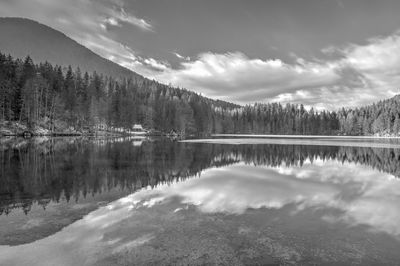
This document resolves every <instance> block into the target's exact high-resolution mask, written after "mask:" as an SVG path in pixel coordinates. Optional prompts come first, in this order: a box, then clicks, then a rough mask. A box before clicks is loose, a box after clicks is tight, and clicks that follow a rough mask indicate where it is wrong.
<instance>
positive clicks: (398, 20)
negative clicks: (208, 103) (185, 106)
mask: <svg viewBox="0 0 400 266" xmlns="http://www.w3.org/2000/svg"><path fill="white" fill-rule="evenodd" d="M399 13H400V1H398V0H381V1H376V0H347V1H345V0H301V1H299V0H279V1H272V0H247V1H244V0H202V1H198V0H168V1H167V0H68V1H65V0H0V16H2V17H25V18H30V19H33V20H36V21H38V22H40V23H43V24H46V25H48V26H51V27H53V28H55V29H57V30H60V31H61V32H63V33H65V34H66V35H67V36H69V37H71V38H72V39H74V40H76V41H78V42H79V43H81V44H83V45H85V46H86V47H88V48H89V49H91V50H93V51H94V52H96V53H98V54H99V55H101V56H103V57H105V58H107V59H110V60H112V61H114V62H116V63H118V64H120V65H122V66H125V67H127V68H129V69H131V70H133V71H136V72H138V73H139V74H142V75H144V76H146V77H148V78H151V79H156V80H158V81H160V82H163V83H166V84H171V85H174V86H178V87H181V88H186V89H189V90H193V91H196V92H198V93H201V94H202V95H204V96H207V97H211V98H218V99H222V100H228V101H231V102H235V103H239V104H249V103H254V102H276V101H279V102H282V103H302V104H304V105H305V106H307V107H314V108H317V109H328V110H335V109H337V108H339V107H342V106H345V107H355V106H360V105H365V104H370V103H372V102H375V101H377V100H380V99H384V98H389V97H391V96H393V95H395V94H397V93H400V86H399V84H400V16H399Z"/></svg>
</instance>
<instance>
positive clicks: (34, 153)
mask: <svg viewBox="0 0 400 266" xmlns="http://www.w3.org/2000/svg"><path fill="white" fill-rule="evenodd" d="M399 147H400V145H399V143H397V142H396V141H373V142H366V140H354V139H352V140H336V139H330V140H307V141H304V140H298V139H295V140H293V139H291V140H287V139H278V140H277V139H274V140H268V139H257V140H255V139H222V140H211V141H210V140H196V141H189V142H173V141H169V140H165V139H154V140H150V139H148V140H144V141H141V140H134V139H109V140H104V139H103V140H98V139H81V138H64V139H63V138H59V139H58V138H53V139H46V138H38V139H33V140H30V141H28V140H15V139H14V140H13V139H2V140H1V141H0V163H1V170H0V265H149V264H150V265H188V264H194V265H202V264H212V265H213V264H222V265H269V264H270V265H290V264H301V265H343V264H346V265H349V264H362V265H382V264H384V265H398V264H399V262H400V252H399V250H400V148H399Z"/></svg>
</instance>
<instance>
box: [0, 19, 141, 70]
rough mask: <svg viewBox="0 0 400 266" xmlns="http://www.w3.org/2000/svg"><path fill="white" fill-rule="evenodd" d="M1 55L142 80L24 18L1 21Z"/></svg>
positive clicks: (54, 31) (58, 33)
mask: <svg viewBox="0 0 400 266" xmlns="http://www.w3.org/2000/svg"><path fill="white" fill-rule="evenodd" d="M0 51H1V52H2V53H5V54H11V55H12V56H13V57H14V58H25V57H26V56H27V55H29V56H30V57H31V58H32V59H33V60H34V61H35V62H45V61H48V62H50V63H51V64H53V65H56V64H57V65H61V66H68V65H71V66H72V67H73V68H76V67H78V66H79V67H80V68H81V70H82V71H88V72H93V71H96V72H97V73H103V74H105V75H108V76H113V77H140V75H139V74H137V73H135V72H133V71H131V70H129V69H126V68H124V67H122V66H120V65H118V64H116V63H114V62H111V61H110V60H107V59H105V58H103V57H101V56H99V55H97V54H95V53H94V52H92V51H91V50H89V49H88V48H86V47H84V46H83V45H81V44H79V43H77V42H76V41H74V40H72V39H71V38H69V37H68V36H66V35H65V34H63V33H61V32H59V31H57V30H54V29H52V28H50V27H48V26H46V25H43V24H40V23H38V22H36V21H33V20H29V19H24V18H0Z"/></svg>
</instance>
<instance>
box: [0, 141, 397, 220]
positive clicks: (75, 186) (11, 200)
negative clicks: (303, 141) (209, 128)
mask: <svg viewBox="0 0 400 266" xmlns="http://www.w3.org/2000/svg"><path fill="white" fill-rule="evenodd" d="M316 159H321V160H338V161H341V162H354V163H358V164H363V165H368V166H371V167H372V168H374V169H378V170H380V171H383V172H387V173H390V174H392V175H394V176H396V177H398V176H400V171H399V165H400V164H399V161H400V150H399V149H390V148H366V147H340V146H307V145H275V144H263V145H222V144H200V143H180V142H174V141H170V140H168V139H156V140H145V141H141V140H135V139H125V138H120V139H88V138H51V139H34V140H31V141H27V140H12V141H3V143H1V144H0V162H1V171H0V215H2V214H3V215H4V214H9V213H10V212H11V211H12V210H13V209H18V208H22V209H23V211H24V212H25V213H28V212H29V211H30V209H31V206H32V204H33V203H37V204H39V205H41V206H43V207H46V205H47V204H49V203H50V202H59V201H62V200H66V201H71V200H74V201H78V200H79V198H81V197H83V198H86V197H87V196H88V195H96V194H101V193H107V192H108V191H110V190H111V189H115V188H117V189H119V190H123V191H125V192H126V194H129V193H131V192H133V191H136V190H138V189H140V188H143V187H147V186H151V187H154V186H156V185H158V184H163V183H170V182H176V181H179V180H183V179H186V178H189V177H193V176H198V175H200V173H201V172H202V171H203V170H205V169H207V168H211V167H221V166H227V165H231V164H235V163H238V162H244V163H246V164H253V165H266V166H281V165H284V166H302V165H303V163H304V162H305V161H306V160H307V161H308V160H309V161H311V162H313V161H314V160H316Z"/></svg>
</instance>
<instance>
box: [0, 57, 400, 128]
mask: <svg viewBox="0 0 400 266" xmlns="http://www.w3.org/2000/svg"><path fill="white" fill-rule="evenodd" d="M398 107H399V101H397V98H396V99H395V100H394V99H390V100H387V101H383V102H380V103H378V104H374V105H371V106H367V107H362V108H358V109H341V110H339V111H337V112H330V111H319V112H317V111H315V110H314V109H310V110H307V109H306V108H305V107H304V106H303V105H297V104H296V105H295V104H286V105H282V104H280V103H262V104H261V103H258V104H254V105H246V106H240V105H236V104H233V103H229V102H225V101H220V100H212V99H209V98H206V97H203V96H201V95H199V94H197V93H195V92H192V91H188V90H186V89H180V88H175V87H172V86H169V85H164V84H161V83H158V82H156V81H154V80H149V79H146V78H142V77H139V76H133V77H132V78H130V79H127V78H113V77H109V76H104V75H102V74H98V73H96V72H93V73H87V72H85V73H82V72H81V71H80V69H79V68H77V69H72V68H71V67H70V66H69V67H66V68H63V67H61V66H58V65H55V66H53V65H52V64H50V63H48V62H44V63H39V64H35V63H34V62H33V60H32V59H31V58H30V57H29V56H27V57H26V58H25V59H24V60H21V59H14V58H12V57H11V56H10V55H5V54H1V53H0V121H19V122H21V123H24V124H26V125H27V126H28V128H35V127H37V126H42V127H44V128H47V129H50V130H53V131H54V130H59V128H60V127H64V128H66V127H68V128H73V129H75V130H82V129H83V128H88V127H89V128H90V127H94V126H96V125H104V126H105V127H109V128H110V127H114V128H116V127H118V128H124V129H130V128H131V127H132V126H133V125H134V124H142V125H143V126H144V127H146V128H148V129H153V130H158V131H161V132H170V131H172V130H174V131H176V132H179V133H181V134H184V135H194V134H212V133H258V134H314V135H337V134H346V135H371V134H385V133H387V134H397V133H398V132H399V130H400V119H399V112H398V110H399V108H398Z"/></svg>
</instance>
